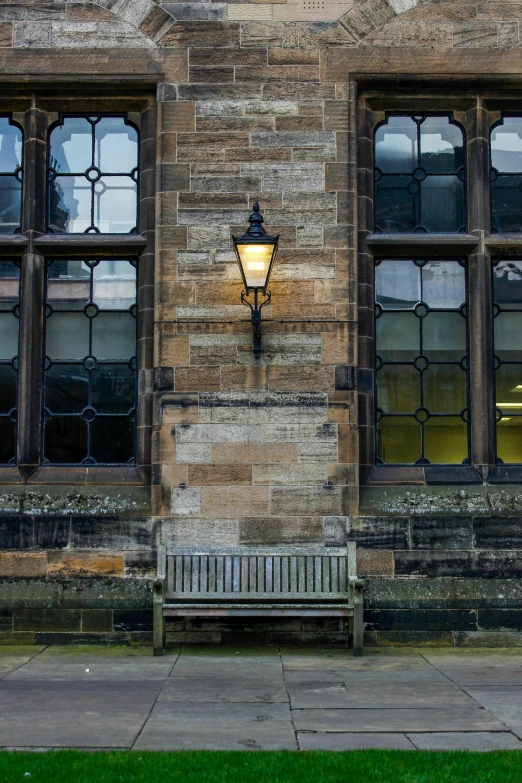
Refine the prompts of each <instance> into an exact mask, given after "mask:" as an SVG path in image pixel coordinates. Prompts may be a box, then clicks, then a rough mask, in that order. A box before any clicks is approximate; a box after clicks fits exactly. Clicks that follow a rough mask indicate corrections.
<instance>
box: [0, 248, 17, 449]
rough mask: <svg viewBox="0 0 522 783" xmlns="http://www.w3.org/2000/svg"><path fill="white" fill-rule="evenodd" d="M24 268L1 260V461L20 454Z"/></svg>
mask: <svg viewBox="0 0 522 783" xmlns="http://www.w3.org/2000/svg"><path fill="white" fill-rule="evenodd" d="M19 298H20V269H19V267H18V264H17V263H16V262H14V261H0V464H1V465H8V464H11V463H14V461H15V454H16V440H15V437H16V418H17V415H16V414H17V375H18V324H19V316H20V299H19Z"/></svg>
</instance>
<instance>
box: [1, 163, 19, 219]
mask: <svg viewBox="0 0 522 783" xmlns="http://www.w3.org/2000/svg"><path fill="white" fill-rule="evenodd" d="M21 214H22V183H21V182H19V181H18V180H17V179H16V177H12V176H9V175H5V174H4V175H0V234H12V233H14V232H15V231H16V229H19V228H20V220H21Z"/></svg>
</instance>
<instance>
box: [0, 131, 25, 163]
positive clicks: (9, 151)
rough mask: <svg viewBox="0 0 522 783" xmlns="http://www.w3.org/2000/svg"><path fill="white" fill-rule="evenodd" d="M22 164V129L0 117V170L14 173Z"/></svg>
mask: <svg viewBox="0 0 522 783" xmlns="http://www.w3.org/2000/svg"><path fill="white" fill-rule="evenodd" d="M21 165H22V131H21V130H20V128H17V127H16V125H11V123H10V122H9V120H8V118H7V117H0V172H1V173H2V174H8V173H14V172H15V171H16V169H17V168H18V167H19V166H21Z"/></svg>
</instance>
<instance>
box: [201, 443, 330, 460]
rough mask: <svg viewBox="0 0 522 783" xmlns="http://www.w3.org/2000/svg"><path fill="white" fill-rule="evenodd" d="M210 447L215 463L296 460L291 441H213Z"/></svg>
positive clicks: (294, 447) (294, 446)
mask: <svg viewBox="0 0 522 783" xmlns="http://www.w3.org/2000/svg"><path fill="white" fill-rule="evenodd" d="M202 445H206V444H202ZM299 445H303V446H304V445H306V444H299ZM321 445H322V444H321ZM211 448H212V460H211V461H212V462H215V463H235V462H237V463H244V464H249V463H250V464H255V463H261V462H266V461H268V462H270V463H272V464H273V463H281V462H295V461H296V445H295V444H293V443H263V444H260V443H214V444H212V446H211ZM208 461H210V460H208Z"/></svg>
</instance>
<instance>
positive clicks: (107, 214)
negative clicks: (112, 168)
mask: <svg viewBox="0 0 522 783" xmlns="http://www.w3.org/2000/svg"><path fill="white" fill-rule="evenodd" d="M137 194H138V185H137V183H136V182H134V180H133V179H132V178H131V177H102V178H101V179H100V180H99V181H98V182H96V184H95V185H94V225H95V226H96V227H97V228H99V230H100V231H101V232H102V234H128V233H129V232H130V231H132V229H133V228H135V227H136V223H137V219H136V205H137Z"/></svg>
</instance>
